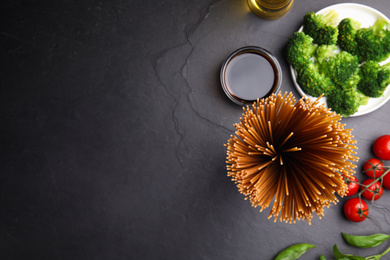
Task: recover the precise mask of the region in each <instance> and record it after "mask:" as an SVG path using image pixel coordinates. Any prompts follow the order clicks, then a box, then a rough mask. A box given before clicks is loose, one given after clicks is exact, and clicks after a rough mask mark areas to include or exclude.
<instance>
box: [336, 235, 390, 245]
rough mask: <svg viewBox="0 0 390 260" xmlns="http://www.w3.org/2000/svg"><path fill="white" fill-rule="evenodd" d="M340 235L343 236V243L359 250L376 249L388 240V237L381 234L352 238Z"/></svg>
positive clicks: (389, 236)
mask: <svg viewBox="0 0 390 260" xmlns="http://www.w3.org/2000/svg"><path fill="white" fill-rule="evenodd" d="M341 234H342V235H343V237H344V240H345V242H347V243H348V244H350V245H352V246H356V247H360V248H371V247H376V246H379V245H380V244H382V243H383V242H385V241H386V240H387V239H389V238H390V235H386V234H381V233H379V234H374V235H370V236H352V235H348V234H345V233H341Z"/></svg>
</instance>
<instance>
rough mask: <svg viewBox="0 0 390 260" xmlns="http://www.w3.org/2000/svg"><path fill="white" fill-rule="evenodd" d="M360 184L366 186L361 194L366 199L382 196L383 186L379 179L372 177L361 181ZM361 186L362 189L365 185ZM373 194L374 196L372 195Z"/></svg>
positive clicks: (375, 198)
mask: <svg viewBox="0 0 390 260" xmlns="http://www.w3.org/2000/svg"><path fill="white" fill-rule="evenodd" d="M362 185H364V186H368V188H367V189H366V190H365V191H363V193H362V196H363V197H364V198H365V199H367V200H377V199H379V198H380V197H382V194H383V188H382V186H381V183H380V182H379V181H375V180H374V179H367V180H365V181H363V182H362ZM364 186H362V187H361V189H362V190H363V189H364V188H365V187H364ZM374 196H375V197H374Z"/></svg>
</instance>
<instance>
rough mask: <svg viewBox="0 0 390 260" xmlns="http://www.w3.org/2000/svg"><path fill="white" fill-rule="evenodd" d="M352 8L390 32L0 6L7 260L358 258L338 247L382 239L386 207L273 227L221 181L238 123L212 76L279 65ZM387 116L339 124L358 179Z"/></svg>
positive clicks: (228, 5)
mask: <svg viewBox="0 0 390 260" xmlns="http://www.w3.org/2000/svg"><path fill="white" fill-rule="evenodd" d="M341 2H356V3H360V4H365V5H369V6H371V7H373V8H375V9H377V10H379V11H381V12H382V13H384V14H385V15H387V16H389V17H390V2H389V1H387V0H377V1H369V0H355V1H347V0H345V1H335V0H329V1H321V0H296V1H295V4H294V6H293V8H292V10H291V12H290V13H289V14H288V15H286V16H285V17H283V18H281V19H279V20H273V21H268V20H263V19H260V18H258V17H257V16H255V15H254V14H252V13H251V12H250V11H249V9H248V7H247V5H246V1H245V0H221V1H212V0H201V1H189V0H184V1H134V0H133V1H132V0H128V1H124V0H115V1H91V0H86V1H3V2H2V3H1V4H0V5H1V8H0V10H1V13H2V15H1V20H2V22H1V33H0V39H1V49H0V51H1V63H2V69H1V73H0V80H1V95H0V99H1V102H0V104H1V110H0V115H1V128H0V129H1V151H2V154H1V160H0V161H1V163H0V167H1V168H0V169H1V170H0V178H1V180H0V209H1V211H0V212H1V217H0V227H1V232H0V238H1V239H0V248H1V249H0V258H1V259H219V260H220V259H235V260H236V259H272V258H273V257H274V256H275V255H276V254H277V253H278V252H279V251H280V250H282V249H284V248H286V247H288V246H290V245H292V244H296V243H304V242H306V243H312V244H315V245H316V246H317V248H316V249H312V250H310V251H309V252H308V253H306V254H305V255H304V257H302V259H317V258H318V256H319V255H321V254H324V255H325V256H327V258H329V259H331V255H332V247H333V245H334V244H336V243H337V244H338V246H339V248H340V250H342V251H343V252H348V253H352V252H355V253H358V254H361V255H363V256H365V255H369V254H373V253H377V252H382V251H383V250H385V249H386V248H387V247H388V246H389V243H387V244H386V243H385V244H383V245H381V246H380V247H378V248H375V249H364V250H363V249H361V250H356V249H353V248H351V247H350V246H347V245H346V244H345V242H344V241H343V240H342V237H341V234H340V232H346V233H351V234H359V235H367V234H372V233H379V232H383V233H390V218H389V216H388V215H389V210H388V209H389V206H390V204H389V200H390V192H388V191H386V192H385V195H384V198H383V199H381V200H379V201H378V202H377V203H376V204H375V205H376V208H373V209H372V210H371V212H370V216H371V219H368V220H366V221H364V222H362V223H353V222H350V221H348V220H347V219H346V218H345V217H344V215H343V213H342V204H343V202H344V201H345V198H340V203H339V204H337V205H332V206H331V207H330V208H327V209H326V210H325V216H324V217H323V219H321V220H320V219H318V217H316V216H315V217H314V218H313V221H312V225H308V224H307V223H306V222H298V223H297V224H293V225H291V224H286V223H283V222H282V223H281V222H279V221H278V222H276V223H274V221H273V219H267V216H268V213H267V212H263V213H260V212H259V211H258V209H255V208H252V207H251V205H250V203H249V202H248V201H245V200H244V197H243V196H242V195H241V194H239V192H238V191H237V188H236V187H235V185H234V183H233V182H231V181H230V179H229V178H228V177H227V172H226V165H225V157H226V148H225V147H224V144H225V143H226V141H227V139H228V138H229V137H230V135H231V134H232V133H233V132H234V127H233V124H234V123H236V122H238V120H239V117H240V116H241V114H242V109H241V107H239V106H238V105H236V104H234V103H233V102H231V101H230V100H229V99H228V98H227V97H226V96H225V94H224V93H223V91H222V89H221V86H220V83H219V70H220V67H221V65H222V62H223V61H224V59H225V58H226V57H227V56H228V55H229V54H230V53H231V52H233V51H234V50H236V49H238V48H240V47H243V46H248V45H256V46H261V47H263V48H265V49H267V50H269V51H270V52H272V53H273V54H274V55H275V56H276V58H277V59H278V60H279V62H280V64H281V67H282V71H283V83H282V86H281V89H280V90H281V91H283V92H284V91H288V92H290V91H291V92H292V93H293V94H294V95H295V96H296V97H297V98H299V97H300V96H299V94H298V92H297V91H296V89H295V88H294V85H293V84H292V81H291V76H290V73H289V67H288V64H287V63H286V61H285V59H284V57H283V53H282V49H283V46H284V44H285V42H286V40H287V39H288V38H289V37H290V36H291V35H292V34H293V32H295V31H296V30H297V29H298V28H299V27H300V25H301V22H302V17H303V15H304V14H305V13H306V12H309V11H314V12H316V11H318V10H320V9H322V8H324V7H326V6H329V5H332V4H336V3H341ZM389 110H390V102H389V103H387V104H385V105H384V106H382V107H381V108H380V109H378V110H376V111H374V112H372V113H370V114H368V115H364V116H361V117H353V118H346V119H343V120H342V121H343V123H345V124H347V128H353V129H354V130H353V134H354V136H355V139H356V140H357V141H358V147H359V149H358V154H357V155H358V156H359V157H360V161H359V162H358V163H357V166H358V168H357V173H356V176H357V177H358V178H359V179H362V178H364V176H363V173H362V172H361V167H362V165H363V163H364V160H367V159H369V158H370V157H372V156H373V153H372V151H371V145H372V142H373V141H374V140H375V139H376V138H377V137H378V136H380V135H382V134H389V133H390V120H389Z"/></svg>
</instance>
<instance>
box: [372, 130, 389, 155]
mask: <svg viewBox="0 0 390 260" xmlns="http://www.w3.org/2000/svg"><path fill="white" fill-rule="evenodd" d="M372 149H373V152H374V154H375V155H376V157H378V158H379V159H382V160H390V135H382V136H380V137H379V138H378V139H376V140H375V142H374V145H373V147H372Z"/></svg>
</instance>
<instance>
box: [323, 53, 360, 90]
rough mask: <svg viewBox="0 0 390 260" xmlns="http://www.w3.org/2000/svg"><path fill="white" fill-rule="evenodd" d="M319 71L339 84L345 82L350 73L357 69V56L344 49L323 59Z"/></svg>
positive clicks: (352, 73)
mask: <svg viewBox="0 0 390 260" xmlns="http://www.w3.org/2000/svg"><path fill="white" fill-rule="evenodd" d="M320 68H321V72H322V73H324V74H326V75H328V76H329V77H330V78H331V80H332V81H333V82H335V83H336V84H339V85H344V84H346V82H347V81H349V80H350V78H351V77H352V75H354V74H356V73H357V72H358V70H359V61H358V57H357V56H354V55H352V54H350V53H348V52H346V51H341V52H339V53H338V54H336V55H334V56H333V57H330V58H328V59H325V60H323V61H322V63H321V64H320Z"/></svg>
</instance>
